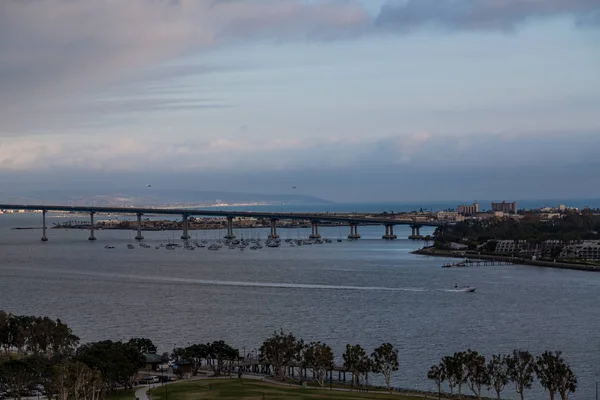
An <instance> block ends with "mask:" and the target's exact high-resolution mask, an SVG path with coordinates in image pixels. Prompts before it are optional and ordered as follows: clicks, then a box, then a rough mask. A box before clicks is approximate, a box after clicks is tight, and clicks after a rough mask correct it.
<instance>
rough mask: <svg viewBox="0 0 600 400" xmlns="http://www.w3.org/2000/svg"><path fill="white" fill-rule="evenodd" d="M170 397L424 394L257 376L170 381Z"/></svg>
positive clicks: (341, 398)
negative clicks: (295, 383) (312, 385)
mask: <svg viewBox="0 0 600 400" xmlns="http://www.w3.org/2000/svg"><path fill="white" fill-rule="evenodd" d="M167 390H168V398H169V400H198V399H248V400H250V399H256V400H262V399H269V400H274V399H300V400H302V399H328V400H348V399H350V400H351V399H384V398H386V399H389V398H390V397H392V398H393V399H399V400H417V399H419V400H423V397H411V396H402V395H390V394H387V393H378V394H375V393H373V392H369V393H365V392H342V391H336V390H333V391H329V390H323V389H307V388H300V387H286V386H279V385H276V384H271V383H267V382H261V381H259V380H255V379H217V380H204V379H203V380H195V381H187V382H178V383H175V384H170V385H168V388H167ZM150 394H151V395H152V400H166V397H165V389H164V388H157V389H153V390H151V391H150Z"/></svg>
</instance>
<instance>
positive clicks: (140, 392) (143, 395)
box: [135, 386, 150, 400]
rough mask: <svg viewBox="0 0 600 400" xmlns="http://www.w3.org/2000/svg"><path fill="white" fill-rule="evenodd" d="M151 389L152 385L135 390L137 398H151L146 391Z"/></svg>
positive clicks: (145, 399)
mask: <svg viewBox="0 0 600 400" xmlns="http://www.w3.org/2000/svg"><path fill="white" fill-rule="evenodd" d="M148 390H150V386H142V387H141V388H139V389H138V390H136V391H135V398H136V399H138V400H150V398H149V397H148V395H147V394H146V392H147V391H148Z"/></svg>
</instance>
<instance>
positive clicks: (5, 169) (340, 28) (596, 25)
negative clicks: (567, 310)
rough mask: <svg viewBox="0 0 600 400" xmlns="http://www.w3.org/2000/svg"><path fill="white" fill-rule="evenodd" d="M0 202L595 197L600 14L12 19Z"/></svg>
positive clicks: (2, 52) (167, 6)
mask: <svg viewBox="0 0 600 400" xmlns="http://www.w3.org/2000/svg"><path fill="white" fill-rule="evenodd" d="M0 38H1V39H0V185H2V188H3V190H1V191H2V192H6V191H7V188H8V189H10V188H14V189H16V190H22V189H23V188H27V187H36V188H42V189H43V188H49V187H97V188H99V190H100V189H103V188H106V189H110V188H118V187H132V186H144V185H145V184H147V183H150V184H152V185H153V187H157V186H158V187H169V188H177V187H187V188H190V187H191V188H197V189H206V190H231V191H251V192H266V193H290V192H293V190H292V189H291V188H292V186H296V187H297V189H295V191H296V192H297V193H301V194H310V195H315V196H318V197H322V198H326V199H329V200H333V201H346V202H359V201H414V200H424V201H429V200H445V199H477V198H479V199H482V198H498V199H507V200H508V199H512V198H515V199H524V198H565V197H567V198H569V197H572V198H592V197H598V198H600V174H599V172H600V160H599V157H598V155H599V154H600V1H598V0H568V1H567V0H398V1H396V0H390V1H387V0H127V1H114V0H73V1H65V0H37V1H25V0H2V1H0Z"/></svg>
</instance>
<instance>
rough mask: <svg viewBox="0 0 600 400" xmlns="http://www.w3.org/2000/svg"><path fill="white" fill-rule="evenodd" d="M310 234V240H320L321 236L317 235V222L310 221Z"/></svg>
mask: <svg viewBox="0 0 600 400" xmlns="http://www.w3.org/2000/svg"><path fill="white" fill-rule="evenodd" d="M310 225H311V230H312V231H311V234H310V236H309V238H310V239H321V235H320V234H319V221H311V222H310Z"/></svg>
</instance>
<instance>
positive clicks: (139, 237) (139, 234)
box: [135, 213, 144, 240]
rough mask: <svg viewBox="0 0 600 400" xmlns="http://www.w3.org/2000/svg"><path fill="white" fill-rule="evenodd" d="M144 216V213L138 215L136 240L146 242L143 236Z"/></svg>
mask: <svg viewBox="0 0 600 400" xmlns="http://www.w3.org/2000/svg"><path fill="white" fill-rule="evenodd" d="M142 215H143V214H142V213H138V214H137V235H136V237H135V240H144V237H143V236H142Z"/></svg>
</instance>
